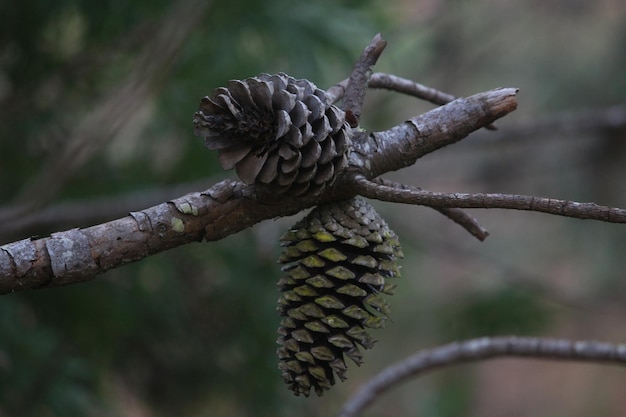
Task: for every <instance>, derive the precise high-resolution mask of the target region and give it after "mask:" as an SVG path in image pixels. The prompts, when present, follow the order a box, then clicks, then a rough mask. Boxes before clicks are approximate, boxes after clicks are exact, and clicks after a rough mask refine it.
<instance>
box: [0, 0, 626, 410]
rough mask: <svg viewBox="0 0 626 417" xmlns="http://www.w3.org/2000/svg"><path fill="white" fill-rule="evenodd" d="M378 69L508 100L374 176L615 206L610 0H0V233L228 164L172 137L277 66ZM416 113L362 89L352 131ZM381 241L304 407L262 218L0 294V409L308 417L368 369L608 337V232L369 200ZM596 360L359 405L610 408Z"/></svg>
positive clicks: (281, 222)
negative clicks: (209, 104)
mask: <svg viewBox="0 0 626 417" xmlns="http://www.w3.org/2000/svg"><path fill="white" fill-rule="evenodd" d="M377 32H382V33H383V35H384V36H385V39H386V40H387V41H388V43H389V46H388V47H387V49H386V51H385V53H384V54H383V56H382V57H381V59H380V60H379V62H378V64H377V66H376V70H377V71H384V72H390V73H394V74H397V75H400V76H403V77H406V78H410V79H413V80H415V81H417V82H420V83H422V84H426V85H429V86H432V87H435V88H438V89H441V90H443V91H446V92H449V93H451V94H454V95H457V96H465V95H471V94H474V93H476V92H479V91H483V90H488V89H492V88H495V87H500V86H504V87H519V88H520V94H519V108H518V110H517V111H516V112H515V113H513V114H511V115H509V116H508V117H506V118H505V119H503V120H500V121H498V123H497V126H498V127H499V131H497V132H490V131H480V132H477V133H475V134H474V135H473V137H472V138H470V139H468V140H466V141H464V142H463V143H460V144H457V145H454V146H451V147H448V148H445V149H442V150H439V151H437V152H435V153H433V154H431V155H429V156H427V157H425V158H423V159H422V160H420V161H418V163H417V164H416V165H415V166H413V167H411V168H408V169H405V170H403V171H402V172H398V173H395V174H393V175H391V176H390V177H389V178H392V179H396V180H401V181H403V182H405V183H409V184H414V185H418V186H422V187H425V188H427V189H429V190H433V191H449V192H454V191H459V192H506V193H519V194H532V195H539V196H549V197H555V198H562V199H570V200H576V201H594V202H596V203H598V204H603V205H609V206H615V207H625V206H626V169H624V167H625V166H626V116H625V115H626V102H625V101H624V97H626V76H625V75H624V68H626V53H625V51H626V4H624V2H623V1H620V0H601V1H595V2H589V1H579V0H576V1H572V0H560V1H558V0H554V1H539V0H521V1H506V0H503V1H496V0H490V1H489V0H472V1H469V0H468V1H451V0H449V1H445V0H423V1H396V2H388V1H374V0H368V1H347V0H343V1H330V0H324V1H319V2H306V3H305V2H302V3H300V2H290V1H287V0H265V1H263V2H261V1H257V0H231V1H228V2H206V1H202V2H200V1H194V0H188V1H180V2H168V1H161V0H159V1H147V0H140V1H134V2H123V1H116V0H104V1H99V2H92V1H78V0H58V1H54V2H47V1H43V0H41V1H31V2H10V1H5V2H1V3H0V244H1V243H7V242H11V241H14V240H18V239H22V238H25V237H28V236H34V235H38V236H43V235H46V234H49V233H51V232H54V231H59V230H65V229H68V228H72V227H82V226H89V225H92V224H95V223H99V222H103V221H107V220H110V219H114V218H117V217H120V216H124V215H125V214H127V213H128V212H129V211H133V210H140V209H143V208H146V207H149V206H151V205H154V204H157V203H160V202H163V201H166V200H168V199H170V198H174V197H178V196H181V195H183V194H184V193H186V192H190V191H199V190H202V189H205V188H208V187H209V186H211V185H212V184H213V183H215V182H217V181H219V180H220V179H222V178H226V177H228V178H233V173H230V172H228V173H225V172H223V171H221V169H220V168H219V165H218V162H217V155H216V153H214V152H209V151H208V150H206V149H205V148H204V147H203V145H202V140H201V139H199V138H196V137H194V135H193V131H192V126H191V119H192V115H193V113H194V111H195V110H196V109H197V105H198V102H199V100H200V98H201V97H202V96H204V95H207V94H209V93H210V92H211V90H212V89H213V88H215V87H218V86H223V85H225V83H226V82H227V81H228V80H229V79H234V78H246V77H250V76H254V75H257V74H259V73H261V72H267V73H275V72H286V73H288V74H290V75H292V76H294V77H296V78H307V79H309V80H311V81H313V82H314V83H316V84H317V85H318V86H319V87H320V88H327V87H329V86H330V85H332V84H334V83H336V82H337V81H339V80H341V79H344V78H346V77H347V76H348V75H349V73H350V71H351V70H352V66H353V64H354V61H355V59H356V58H357V57H358V55H359V53H360V51H361V50H362V48H363V47H364V46H365V45H367V43H368V42H369V40H370V39H371V38H372V36H373V35H374V34H375V33H377ZM430 108H432V105H429V104H425V103H423V102H420V101H417V100H416V99H414V98H407V97H403V96H400V95H398V94H395V93H390V92H385V91H370V92H369V93H368V96H367V98H366V103H365V108H364V111H363V118H362V120H361V123H362V125H363V126H364V127H365V128H367V129H370V130H382V129H386V128H388V127H391V126H393V125H395V124H398V123H400V122H402V121H403V120H405V119H407V118H409V117H412V116H415V115H417V114H419V113H422V112H424V111H426V110H428V109H430ZM373 204H374V205H375V206H376V208H377V209H378V210H379V211H380V212H381V213H382V214H383V216H384V217H385V218H386V219H387V221H388V223H389V224H390V226H391V227H392V229H394V230H395V231H396V232H397V233H398V234H399V235H400V238H401V241H402V243H403V249H404V253H405V259H404V260H403V261H402V266H403V267H402V268H403V269H402V273H403V277H402V279H401V281H400V283H399V289H398V291H397V294H396V295H395V296H394V297H393V299H391V300H390V301H391V303H392V319H393V321H392V322H391V323H389V324H388V326H387V328H386V329H385V330H383V331H377V332H375V334H374V336H375V337H376V338H378V339H379V342H378V343H377V345H376V346H375V348H374V349H373V350H371V351H367V352H366V353H365V364H364V365H363V366H361V367H360V368H356V367H353V369H350V371H349V372H348V377H349V379H348V381H347V382H345V383H341V384H338V385H337V386H335V387H334V388H333V390H332V391H330V392H329V393H327V394H326V395H324V396H323V397H322V398H308V399H304V398H296V397H293V395H292V394H291V393H290V392H289V391H287V390H286V388H285V386H284V385H283V382H282V380H281V378H280V375H279V372H278V370H277V368H276V363H277V359H276V356H275V350H276V344H275V339H276V337H277V335H276V333H275V330H276V328H277V326H278V322H279V319H278V316H277V314H276V312H275V303H276V299H277V298H278V295H277V291H276V287H275V283H276V281H277V280H278V278H279V277H280V268H279V266H278V265H277V264H276V263H275V262H276V259H277V257H278V253H279V246H278V238H279V236H280V235H281V234H282V233H283V232H284V231H285V230H286V229H287V228H288V227H289V226H290V225H291V224H293V223H294V222H295V221H296V220H297V218H299V217H301V216H294V217H293V218H287V219H278V220H272V221H266V222H263V223H261V224H258V225H257V226H255V227H253V228H251V229H248V230H246V231H244V232H241V233H239V234H237V235H234V236H231V237H229V238H227V239H224V240H222V241H219V242H212V243H202V244H193V245H188V246H184V247H180V248H177V249H174V250H171V251H168V252H166V253H161V254H158V255H156V256H152V257H151V258H149V259H146V260H143V261H141V262H138V263H136V264H130V265H127V266H124V267H123V268H119V269H116V270H112V271H109V272H108V273H106V274H105V275H103V276H101V277H98V278H97V279H96V280H95V281H92V282H89V283H86V284H81V285H75V286H70V287H60V288H55V289H48V290H42V291H28V292H23V293H15V294H10V295H5V296H2V298H1V299H0V416H67V417H72V416H85V415H87V416H113V415H115V416H133V417H136V416H139V417H142V416H146V417H148V416H167V415H172V414H175V415H179V416H191V415H193V416H218V415H223V416H226V415H228V416H242V417H245V416H294V415H298V416H302V417H309V416H310V417H313V416H322V415H324V416H326V415H333V414H334V413H336V412H337V410H338V409H339V407H340V405H341V404H342V402H343V401H345V400H346V398H347V397H348V396H349V394H350V393H352V392H354V391H355V390H356V389H357V388H358V386H360V385H361V384H363V383H364V382H365V381H366V380H367V379H368V378H370V377H371V376H373V375H374V374H375V373H376V372H377V371H379V370H380V369H382V368H383V367H384V366H385V365H388V364H390V363H391V362H394V361H396V360H399V359H400V358H402V357H404V356H406V355H408V354H410V353H412V352H414V351H416V350H418V349H421V348H424V347H431V346H435V345H439V344H443V343H447V342H450V341H453V340H459V339H462V338H468V337H476V336H485V335H497V334H520V335H521V334H523V335H545V336H558V337H567V338H573V339H580V338H582V339H599V340H607V341H613V342H623V341H624V330H623V329H624V328H626V304H625V303H624V302H623V300H624V298H625V297H626V280H625V279H624V278H626V276H625V275H626V272H625V271H626V264H625V261H624V256H623V255H624V253H625V252H626V235H625V233H626V231H625V230H624V228H623V226H619V225H614V224H603V223H599V222H593V221H580V220H573V219H565V218H560V217H554V216H548V215H544V214H537V213H525V212H511V211H495V210H489V211H487V210H475V211H473V212H472V213H473V214H475V215H476V216H477V217H478V218H479V220H480V221H481V223H482V224H483V225H484V226H486V227H487V228H488V229H489V231H490V232H491V236H490V237H489V238H488V239H487V240H486V241H485V242H482V243H481V242H478V241H477V240H476V239H474V238H472V237H471V236H470V235H468V234H467V233H466V232H465V231H463V230H462V229H461V228H459V227H458V226H457V225H455V224H453V223H452V222H450V221H448V220H447V219H446V218H444V217H443V216H440V215H439V214H438V213H435V212H434V211H432V210H428V209H424V208H416V207H411V206H400V205H392V204H383V203H378V202H374V203H373ZM624 386H626V374H624V371H623V369H621V368H618V367H606V366H598V365H589V364H587V365H581V364H571V363H549V362H534V361H522V360H502V361H494V362H489V363H484V364H478V365H466V366H462V367H458V368H454V369H450V370H446V371H443V372H439V373H437V374H433V375H429V376H426V377H424V378H421V379H419V380H415V381H412V382H410V383H407V384H405V385H403V386H402V387H401V388H398V389H396V390H394V391H393V392H392V393H391V394H388V395H386V396H385V397H384V398H382V399H381V400H380V401H379V402H378V403H377V404H376V405H375V406H374V407H372V413H376V414H373V415H382V416H408V415H421V416H429V417H443V416H446V417H453V416H462V415H463V416H464V415H481V416H486V417H489V416H501V415H516V416H542V415H545V416H551V415H567V416H573V417H575V416H588V415H604V416H621V415H624V413H626V399H624V396H623V387H624Z"/></svg>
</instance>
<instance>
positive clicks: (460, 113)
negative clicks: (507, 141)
mask: <svg viewBox="0 0 626 417" xmlns="http://www.w3.org/2000/svg"><path fill="white" fill-rule="evenodd" d="M516 94H517V89H515V88H499V89H495V90H490V91H486V92H483V93H478V94H475V95H473V96H470V97H467V98H459V99H456V100H454V101H452V102H450V103H448V104H446V105H445V106H441V107H438V108H436V109H433V110H431V111H429V112H427V113H424V114H422V115H419V116H416V117H413V118H411V119H409V120H407V121H406V122H404V123H402V124H400V125H398V126H395V127H393V128H391V129H389V130H386V131H383V132H376V133H371V134H369V135H368V136H367V138H361V140H358V141H355V142H356V143H355V144H354V147H355V149H354V154H355V155H354V157H353V158H352V161H351V164H352V165H354V166H357V167H359V168H361V169H362V172H363V173H364V175H365V176H366V177H367V178H375V177H378V176H380V175H382V174H384V173H385V172H389V171H396V170H398V169H401V168H405V167H407V166H410V165H413V164H414V163H415V161H416V160H417V159H418V158H421V157H422V156H424V155H426V154H429V153H430V152H433V151H435V150H437V149H440V148H443V147H444V146H447V145H451V144H453V143H456V142H458V141H460V140H461V139H464V138H465V137H467V135H469V134H470V133H471V132H473V131H475V130H477V129H480V128H482V127H485V126H487V125H489V124H491V123H492V122H494V121H495V120H497V119H499V118H500V117H503V116H505V115H506V114H508V113H510V112H512V111H513V110H515V109H516V108H517V100H516Z"/></svg>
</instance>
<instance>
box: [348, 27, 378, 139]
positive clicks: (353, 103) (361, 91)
mask: <svg viewBox="0 0 626 417" xmlns="http://www.w3.org/2000/svg"><path fill="white" fill-rule="evenodd" d="M385 46H387V41H385V40H384V39H383V38H382V36H380V33H379V34H377V35H376V36H374V39H372V41H371V42H370V44H369V45H367V47H366V48H365V49H364V50H363V53H362V54H361V56H360V57H359V59H358V61H357V62H356V63H355V64H354V69H353V70H352V74H350V79H349V80H348V84H347V86H346V90H345V98H344V100H343V109H344V111H345V112H346V120H347V121H348V123H350V126H351V127H353V128H354V127H357V126H358V125H359V119H360V118H361V108H362V107H363V101H364V100H365V92H366V90H367V84H368V82H369V78H370V76H371V75H372V67H373V66H374V65H375V64H376V61H378V58H379V57H380V54H382V53H383V50H384V49H385Z"/></svg>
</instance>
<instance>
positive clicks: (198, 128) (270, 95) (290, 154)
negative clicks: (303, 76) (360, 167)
mask: <svg viewBox="0 0 626 417" xmlns="http://www.w3.org/2000/svg"><path fill="white" fill-rule="evenodd" d="M193 123H194V128H195V129H194V130H195V133H196V135H198V136H204V142H205V144H206V146H207V147H208V148H209V149H217V150H218V151H219V155H220V156H219V158H220V163H221V165H222V167H223V168H224V169H231V168H233V167H234V168H235V169H236V171H237V175H238V176H239V178H241V180H242V181H243V182H245V183H246V184H259V185H265V186H267V187H268V188H269V189H270V190H272V191H273V192H277V193H285V192H286V193H288V194H290V195H293V196H298V195H302V194H304V193H316V192H319V191H321V190H322V189H323V188H324V187H325V186H326V185H329V184H330V183H331V182H332V181H333V180H334V178H335V176H336V174H337V173H338V172H339V171H341V170H342V169H343V168H344V167H345V166H346V165H347V153H348V149H349V147H350V136H351V134H352V131H351V129H350V127H349V126H348V124H347V123H346V122H345V113H344V112H343V111H342V110H341V109H339V108H338V107H336V106H334V105H331V104H330V103H329V102H328V99H327V97H326V93H325V92H324V91H323V90H320V89H319V88H317V87H316V86H315V85H314V84H313V83H311V82H310V81H307V80H296V79H294V78H292V77H290V76H288V75H286V74H277V75H269V74H261V75H259V76H258V77H254V78H248V79H246V80H243V81H239V80H232V81H229V83H228V87H227V88H223V87H221V88H218V89H216V90H215V91H214V92H213V95H212V96H211V97H204V98H203V99H202V101H201V102H200V109H199V111H198V112H196V113H195V115H194V119H193Z"/></svg>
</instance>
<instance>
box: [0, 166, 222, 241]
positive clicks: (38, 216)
mask: <svg viewBox="0 0 626 417" xmlns="http://www.w3.org/2000/svg"><path fill="white" fill-rule="evenodd" d="M219 179H220V178H209V179H205V180H200V181H193V182H189V183H182V184H176V185H171V186H164V187H160V188H154V189H151V190H142V191H135V192H131V193H126V194H122V195H115V196H106V197H100V198H88V199H83V200H68V201H61V202H58V203H55V204H53V205H50V206H48V207H45V208H43V209H41V210H37V211H34V212H31V213H29V214H26V215H22V216H19V217H18V218H16V219H14V220H13V221H7V222H3V223H0V244H1V243H3V242H9V241H11V240H15V239H19V238H23V237H26V236H41V235H42V234H43V233H51V232H54V231H58V230H64V229H69V228H72V227H87V226H91V225H94V224H97V223H102V222H105V221H107V220H111V219H114V218H117V217H122V216H125V215H127V214H128V213H130V212H131V211H137V210H140V209H143V208H146V207H150V206H153V205H156V204H159V203H162V202H163V201H168V200H170V199H173V198H176V197H179V196H181V195H184V194H187V193H191V192H193V191H198V190H204V189H207V188H209V187H210V186H211V185H213V184H214V183H215V182H217V181H218V180H219Z"/></svg>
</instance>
